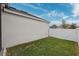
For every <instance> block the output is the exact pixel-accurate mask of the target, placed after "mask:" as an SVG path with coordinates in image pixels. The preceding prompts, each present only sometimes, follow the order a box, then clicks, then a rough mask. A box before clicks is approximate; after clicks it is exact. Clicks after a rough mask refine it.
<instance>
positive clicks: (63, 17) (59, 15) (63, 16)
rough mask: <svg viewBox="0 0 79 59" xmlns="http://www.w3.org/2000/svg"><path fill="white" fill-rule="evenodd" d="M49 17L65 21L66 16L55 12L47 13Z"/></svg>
mask: <svg viewBox="0 0 79 59" xmlns="http://www.w3.org/2000/svg"><path fill="white" fill-rule="evenodd" d="M48 16H49V17H61V19H66V18H68V16H66V15H65V14H64V13H63V12H57V11H55V10H53V11H51V12H49V13H48Z"/></svg>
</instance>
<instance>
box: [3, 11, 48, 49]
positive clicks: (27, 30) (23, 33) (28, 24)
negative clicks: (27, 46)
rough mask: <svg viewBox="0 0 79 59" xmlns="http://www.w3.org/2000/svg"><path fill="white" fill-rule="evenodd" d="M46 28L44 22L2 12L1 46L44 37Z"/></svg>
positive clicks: (46, 25) (5, 46)
mask: <svg viewBox="0 0 79 59" xmlns="http://www.w3.org/2000/svg"><path fill="white" fill-rule="evenodd" d="M29 17H32V16H29ZM37 19H38V18H37ZM48 28H49V25H48V23H46V22H41V21H37V20H32V19H31V18H25V17H21V16H17V15H14V14H9V13H6V12H2V48H7V47H11V46H14V45H18V44H22V43H26V42H30V41H34V40H37V39H41V38H45V37H47V36H48Z"/></svg>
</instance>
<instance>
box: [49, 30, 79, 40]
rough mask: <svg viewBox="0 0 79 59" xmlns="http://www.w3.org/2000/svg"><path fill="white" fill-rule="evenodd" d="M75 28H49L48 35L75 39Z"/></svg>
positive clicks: (76, 35)
mask: <svg viewBox="0 0 79 59" xmlns="http://www.w3.org/2000/svg"><path fill="white" fill-rule="evenodd" d="M77 32H78V33H79V31H77V29H50V30H49V35H50V36H53V37H58V38H62V39H65V40H70V41H76V42H77V40H78V38H77V37H78V35H79V34H77Z"/></svg>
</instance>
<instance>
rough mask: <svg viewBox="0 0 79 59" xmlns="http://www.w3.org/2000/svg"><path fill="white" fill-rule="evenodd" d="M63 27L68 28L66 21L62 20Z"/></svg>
mask: <svg viewBox="0 0 79 59" xmlns="http://www.w3.org/2000/svg"><path fill="white" fill-rule="evenodd" d="M62 28H66V21H65V20H62Z"/></svg>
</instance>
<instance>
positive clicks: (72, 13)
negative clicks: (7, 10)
mask: <svg viewBox="0 0 79 59" xmlns="http://www.w3.org/2000/svg"><path fill="white" fill-rule="evenodd" d="M10 6H12V7H14V8H16V9H19V10H23V11H25V12H28V13H30V14H32V15H35V16H38V17H41V18H43V19H45V20H47V21H50V25H51V24H57V25H59V24H61V20H62V19H64V20H66V21H67V23H76V24H77V25H79V4H72V3H70V4H69V3H16V4H10Z"/></svg>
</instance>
